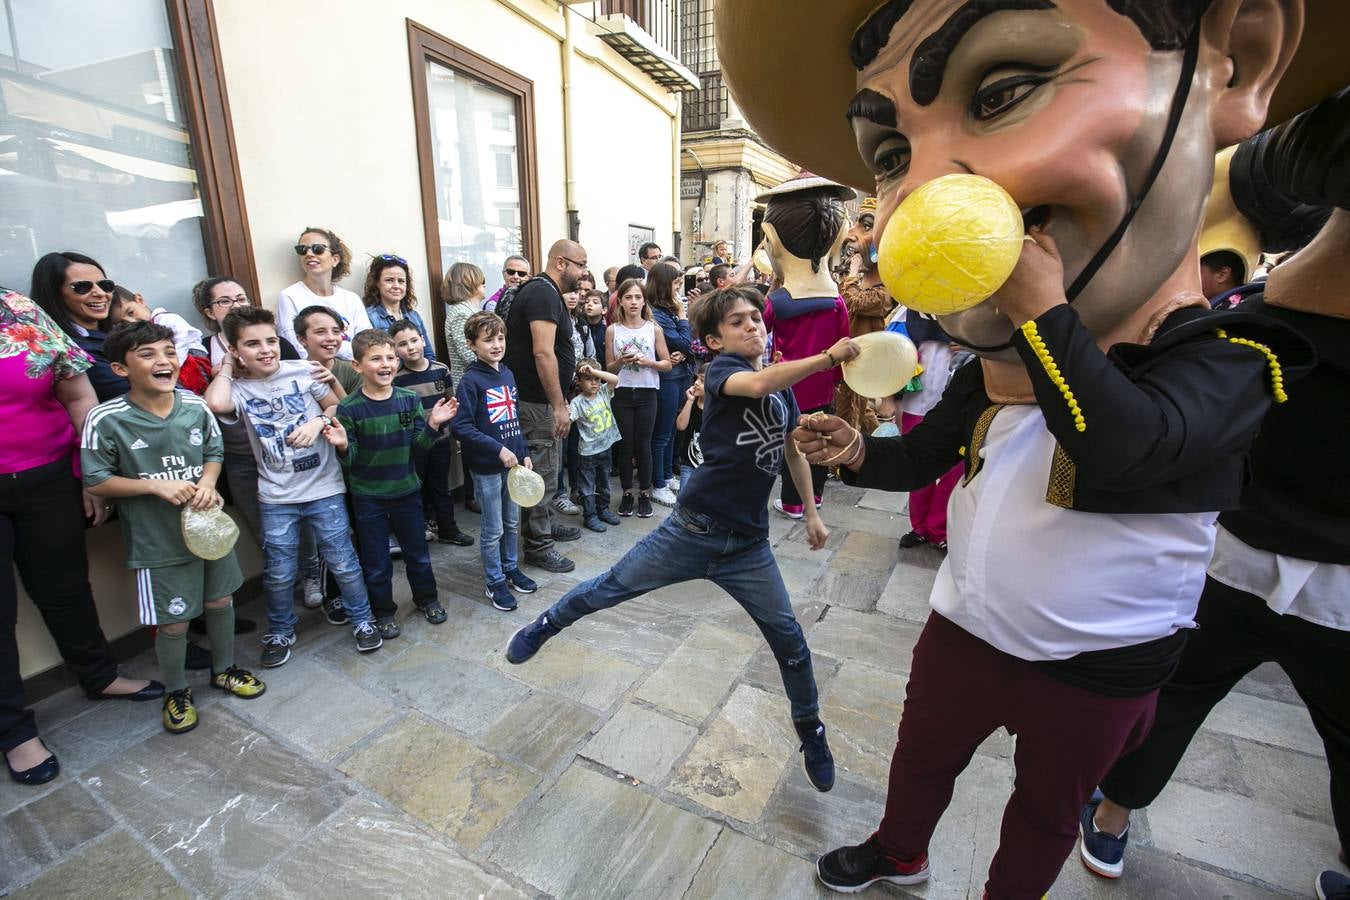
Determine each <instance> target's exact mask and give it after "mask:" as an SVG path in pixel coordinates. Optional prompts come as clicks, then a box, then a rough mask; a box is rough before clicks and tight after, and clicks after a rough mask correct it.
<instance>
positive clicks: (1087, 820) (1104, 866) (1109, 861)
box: [1078, 797, 1130, 878]
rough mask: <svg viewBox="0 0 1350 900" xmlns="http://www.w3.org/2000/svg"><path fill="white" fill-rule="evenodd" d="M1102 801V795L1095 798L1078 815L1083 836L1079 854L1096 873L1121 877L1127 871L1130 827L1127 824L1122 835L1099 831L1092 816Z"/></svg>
mask: <svg viewBox="0 0 1350 900" xmlns="http://www.w3.org/2000/svg"><path fill="white" fill-rule="evenodd" d="M1101 802H1102V801H1101V798H1100V797H1098V798H1096V799H1094V800H1093V801H1092V802H1091V803H1089V804H1088V805H1087V806H1085V807H1083V813H1082V815H1080V816H1079V817H1078V835H1079V837H1080V838H1082V840H1081V841H1080V842H1079V844H1078V855H1079V857H1080V858H1081V859H1082V860H1083V865H1084V866H1086V867H1087V869H1088V871H1089V872H1091V873H1093V874H1094V875H1100V876H1101V877H1103V878H1119V877H1120V873H1121V872H1123V871H1125V845H1126V844H1127V843H1128V842H1129V840H1130V829H1129V827H1128V826H1127V827H1126V828H1125V833H1124V834H1122V835H1121V836H1120V837H1116V836H1115V835H1114V834H1109V833H1108V832H1105V831H1098V830H1097V826H1096V825H1095V824H1094V823H1093V821H1092V817H1093V816H1095V815H1096V814H1097V806H1098V804H1100V803H1101Z"/></svg>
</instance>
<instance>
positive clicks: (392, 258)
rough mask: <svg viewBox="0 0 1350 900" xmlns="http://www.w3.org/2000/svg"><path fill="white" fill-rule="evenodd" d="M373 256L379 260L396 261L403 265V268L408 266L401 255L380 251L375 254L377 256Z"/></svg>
mask: <svg viewBox="0 0 1350 900" xmlns="http://www.w3.org/2000/svg"><path fill="white" fill-rule="evenodd" d="M375 258H376V259H378V260H380V261H381V262H391V263H398V264H399V265H400V266H403V267H404V268H405V269H406V268H407V267H408V261H407V260H406V259H404V258H403V257H401V256H395V255H393V254H392V253H381V254H380V255H379V256H377V257H375Z"/></svg>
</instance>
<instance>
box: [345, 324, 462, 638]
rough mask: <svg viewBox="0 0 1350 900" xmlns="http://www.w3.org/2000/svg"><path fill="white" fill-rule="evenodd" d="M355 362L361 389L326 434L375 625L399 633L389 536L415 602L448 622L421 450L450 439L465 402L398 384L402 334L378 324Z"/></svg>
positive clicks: (355, 343) (359, 346) (385, 633)
mask: <svg viewBox="0 0 1350 900" xmlns="http://www.w3.org/2000/svg"><path fill="white" fill-rule="evenodd" d="M352 366H353V368H355V369H356V371H358V372H359V373H361V379H362V383H361V389H360V390H359V391H356V392H354V393H352V394H349V395H348V396H347V397H346V398H345V399H343V400H342V402H341V403H339V404H338V407H337V420H336V421H335V422H334V423H333V424H332V425H330V426H328V427H326V428H325V429H324V431H323V434H324V437H325V439H327V440H328V442H329V443H331V444H332V445H333V447H334V448H335V449H336V450H337V454H338V458H339V459H340V460H341V461H342V465H343V467H344V468H346V470H347V476H348V486H349V488H350V494H351V498H352V511H353V513H354V516H355V519H356V537H357V549H358V552H359V554H360V556H361V567H362V569H364V570H365V579H366V592H367V593H368V594H369V595H370V609H371V612H373V613H374V614H375V624H376V627H377V628H379V630H380V635H381V636H382V637H385V638H391V637H397V636H398V633H399V627H398V624H397V623H396V622H395V621H394V615H395V613H397V611H398V607H397V605H395V603H394V591H393V576H394V564H393V560H392V559H391V557H390V555H389V535H390V533H391V532H392V534H393V535H394V536H395V537H396V538H398V542H399V545H400V546H401V547H402V548H403V565H404V568H405V570H406V572H407V575H408V585H409V587H411V588H412V597H413V603H415V604H417V608H418V609H420V610H421V611H422V614H423V615H424V616H426V619H427V621H428V622H430V623H431V624H433V625H439V624H441V623H442V622H444V621H445V608H444V607H442V606H441V603H440V600H439V599H438V598H437V594H436V576H435V575H434V574H433V573H432V571H431V552H430V550H429V549H428V548H427V535H426V519H425V517H424V516H423V514H422V481H421V479H420V478H418V477H417V464H416V460H415V458H414V454H415V453H416V454H420V453H425V452H427V450H429V449H430V448H431V447H432V445H433V444H435V443H436V442H437V441H438V440H448V439H449V438H448V434H449V433H448V432H447V431H445V430H444V426H445V424H446V423H447V422H449V421H450V419H451V418H452V417H453V416H454V414H455V411H456V410H457V409H458V406H459V404H458V403H457V402H456V401H455V400H454V399H453V398H449V399H444V398H443V399H441V400H440V401H439V402H438V403H437V404H436V405H435V406H433V407H431V409H429V410H427V411H426V412H425V413H424V412H423V410H422V402H421V400H420V399H419V398H418V396H417V395H416V394H414V393H413V392H412V391H410V390H407V389H405V388H400V387H395V386H394V375H395V374H396V373H397V372H398V354H397V353H396V352H395V350H394V339H393V338H391V337H390V336H389V333H388V332H385V331H381V330H380V329H378V328H371V329H367V330H366V331H362V332H360V333H359V334H357V335H356V337H354V338H353V339H352Z"/></svg>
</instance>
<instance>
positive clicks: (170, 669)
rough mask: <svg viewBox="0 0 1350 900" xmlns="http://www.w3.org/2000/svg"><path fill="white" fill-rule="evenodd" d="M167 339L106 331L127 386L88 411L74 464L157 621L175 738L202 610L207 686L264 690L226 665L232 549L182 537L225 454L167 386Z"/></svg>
mask: <svg viewBox="0 0 1350 900" xmlns="http://www.w3.org/2000/svg"><path fill="white" fill-rule="evenodd" d="M173 341H174V339H173V332H172V331H170V330H169V329H168V328H165V327H163V326H162V325H156V324H154V323H153V322H135V323H132V324H129V325H123V326H121V327H119V328H118V329H117V330H115V331H114V332H113V333H112V334H110V335H109V336H108V340H107V342H106V343H105V344H104V353H105V354H106V356H107V358H108V362H109V363H111V364H112V369H113V371H114V372H116V373H117V374H118V375H120V376H122V377H123V378H126V379H127V381H128V382H129V383H130V385H131V390H130V391H128V392H127V394H126V395H125V396H123V397H118V398H117V399H115V400H109V401H108V402H107V403H102V404H99V405H98V406H96V407H94V409H93V410H92V411H91V412H90V413H89V416H88V418H87V419H86V420H85V425H84V435H83V437H82V440H81V444H80V462H81V466H82V468H83V470H84V484H85V487H87V488H88V489H89V492H90V493H91V494H96V495H98V496H100V497H107V498H109V499H111V500H114V501H116V503H117V508H118V511H119V512H120V514H121V516H120V518H121V523H122V534H123V536H124V538H125V539H126V547H127V563H126V564H127V568H129V569H135V570H136V586H137V592H138V595H139V599H140V614H141V622H142V623H144V624H146V625H154V626H157V631H156V634H155V656H156V657H157V658H158V660H159V670H160V678H161V679H163V681H164V689H165V694H164V728H165V729H166V730H167V731H170V732H172V733H174V734H182V733H183V732H185V731H191V730H192V729H193V728H196V727H197V711H196V709H195V708H194V707H193V705H192V690H191V688H189V687H188V683H187V674H186V671H185V668H184V657H185V655H186V653H187V637H186V635H187V626H188V622H189V621H190V620H191V619H193V618H195V617H196V616H199V615H202V611H203V606H204V607H205V613H206V616H205V618H206V632H207V635H208V637H209V638H210V642H211V662H212V664H213V666H212V673H211V682H210V683H211V686H212V687H215V688H219V689H220V690H223V691H227V692H229V693H231V694H234V695H235V696H237V697H245V698H251V697H257V696H258V695H260V694H262V692H263V691H264V690H265V689H266V688H265V686H264V685H263V683H262V682H261V681H259V680H258V679H257V678H254V677H253V675H252V674H251V673H250V672H247V671H245V670H244V669H241V668H239V667H238V666H236V665H234V605H233V596H232V595H233V593H234V591H235V590H236V589H237V588H238V587H239V585H240V584H242V583H243V580H244V578H243V575H242V574H241V573H240V571H239V564H238V563H237V562H236V561H235V558H234V552H233V551H231V552H229V553H227V554H225V555H224V556H223V557H221V558H220V559H216V560H203V559H201V558H199V557H197V556H194V555H193V554H192V553H191V552H190V551H189V550H188V548H187V546H186V545H185V544H184V543H183V533H182V528H181V526H180V515H181V507H182V506H184V505H185V504H187V505H190V506H192V508H193V509H210V508H212V507H215V506H219V505H220V504H221V499H220V495H219V494H217V493H216V479H217V478H218V477H220V465H221V461H222V460H223V459H224V455H225V450H224V444H223V443H222V441H221V437H220V429H219V427H218V426H217V425H216V419H215V416H213V415H212V414H211V411H210V409H208V408H207V406H206V402H205V401H204V400H202V399H201V398H200V397H197V396H195V395H193V394H188V393H185V392H182V391H177V390H175V386H176V385H177V382H178V355H177V353H176V352H175V350H174V342H173ZM208 598H209V599H208ZM204 601H205V602H204Z"/></svg>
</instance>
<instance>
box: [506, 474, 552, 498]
mask: <svg viewBox="0 0 1350 900" xmlns="http://www.w3.org/2000/svg"><path fill="white" fill-rule="evenodd" d="M506 492H507V493H508V494H510V495H511V499H512V500H514V501H516V503H517V504H518V505H520V506H537V505H539V501H540V500H543V499H544V479H543V477H541V476H540V474H539V473H538V472H536V471H534V470H533V469H527V468H525V467H524V466H516V467H515V468H513V469H512V470H511V471H510V472H507V473H506Z"/></svg>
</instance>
